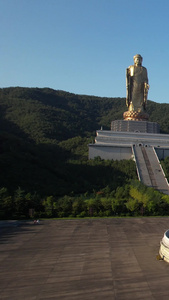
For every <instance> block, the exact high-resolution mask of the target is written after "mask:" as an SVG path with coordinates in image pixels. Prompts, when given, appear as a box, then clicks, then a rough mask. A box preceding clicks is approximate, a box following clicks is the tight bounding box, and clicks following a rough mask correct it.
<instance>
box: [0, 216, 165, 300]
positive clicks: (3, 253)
mask: <svg viewBox="0 0 169 300" xmlns="http://www.w3.org/2000/svg"><path fill="white" fill-rule="evenodd" d="M167 229H169V218H167V217H166V218H108V219H81V220H50V221H48V220H46V221H41V222H40V224H39V225H34V224H33V222H32V221H31V222H17V221H11V222H9V221H8V222H7V221H6V222H5V221H1V222H0V299H2V300H7V299H8V300H47V299H48V300H53V299H58V300H92V299H93V300H109V299H111V300H114V299H117V300H125V299H129V300H133V299H135V300H136V299H146V300H151V299H157V300H159V299H162V300H165V299H166V300H168V299H169V288H168V287H169V264H167V263H166V262H164V261H159V260H157V258H156V256H157V255H158V251H159V246H160V240H161V239H162V237H163V234H164V231H166V230H167Z"/></svg>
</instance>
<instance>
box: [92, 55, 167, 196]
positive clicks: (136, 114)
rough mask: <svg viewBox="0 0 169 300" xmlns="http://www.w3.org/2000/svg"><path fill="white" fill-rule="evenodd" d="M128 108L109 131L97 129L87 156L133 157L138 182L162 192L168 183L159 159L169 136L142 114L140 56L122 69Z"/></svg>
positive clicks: (144, 100) (144, 81) (145, 82)
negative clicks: (132, 63) (124, 73)
mask: <svg viewBox="0 0 169 300" xmlns="http://www.w3.org/2000/svg"><path fill="white" fill-rule="evenodd" d="M126 83H127V98H126V104H127V107H128V111H126V112H124V114H123V120H115V121H112V122H111V130H102V129H101V130H97V131H96V138H95V142H94V144H89V159H94V158H95V157H98V156H99V157H100V158H101V159H113V160H122V159H133V160H134V161H135V162H136V168H137V174H138V178H139V180H140V181H142V182H143V183H144V184H145V185H147V186H149V187H153V188H155V189H157V190H159V191H161V192H163V193H165V194H169V184H168V181H167V179H166V177H165V174H164V171H163V169H162V166H161V164H160V160H161V159H164V158H165V157H166V156H169V135H168V134H160V127H159V125H158V124H157V123H156V122H149V121H148V119H149V116H148V114H147V113H146V104H147V94H148V89H149V85H148V77H147V70H146V68H144V67H142V57H141V55H139V54H138V55H135V56H134V66H130V67H129V68H127V71H126Z"/></svg>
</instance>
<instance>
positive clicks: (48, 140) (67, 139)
mask: <svg viewBox="0 0 169 300" xmlns="http://www.w3.org/2000/svg"><path fill="white" fill-rule="evenodd" d="M125 110H127V108H126V104H125V98H101V97H95V96H86V95H75V94H71V93H68V92H64V91H60V90H57V91H56V90H52V89H49V88H43V89H39V88H21V87H10V88H3V89H0V169H1V172H0V187H5V188H7V189H8V191H9V192H10V193H11V194H12V193H14V192H15V191H16V190H17V189H18V187H20V188H21V189H23V190H24V191H25V192H27V193H28V192H30V193H34V192H37V193H38V194H39V195H41V197H43V196H44V195H48V196H49V195H55V196H63V195H68V194H78V193H85V192H92V191H93V190H95V191H99V190H100V189H102V188H105V187H106V186H108V187H109V188H111V189H112V190H113V189H114V190H115V189H116V188H117V187H119V186H121V185H123V184H125V183H127V182H128V181H129V180H130V179H136V178H137V176H136V170H135V164H134V162H133V161H121V162H117V161H111V162H109V161H99V160H97V159H96V160H94V161H89V160H88V143H90V142H92V140H93V139H94V137H95V131H96V130H97V129H100V127H101V126H102V127H103V129H110V123H111V121H113V120H117V119H122V116H123V112H124V111H125ZM147 112H148V113H149V115H150V121H153V122H158V123H159V124H160V127H161V132H163V133H169V121H168V115H169V105H168V104H158V103H155V102H152V101H148V105H147Z"/></svg>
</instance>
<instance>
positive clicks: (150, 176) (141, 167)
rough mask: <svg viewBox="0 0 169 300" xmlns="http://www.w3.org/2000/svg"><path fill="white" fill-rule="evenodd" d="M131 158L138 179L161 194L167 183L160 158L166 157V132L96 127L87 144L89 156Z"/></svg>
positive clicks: (168, 149)
mask: <svg viewBox="0 0 169 300" xmlns="http://www.w3.org/2000/svg"><path fill="white" fill-rule="evenodd" d="M98 156H99V157H100V158H101V159H110V160H111V159H113V160H122V159H133V160H135V162H136V168H137V174H138V178H139V180H140V181H142V182H143V183H144V184H145V185H147V186H149V187H153V188H155V189H157V190H159V191H161V192H163V193H165V194H169V184H168V181H167V179H166V177H165V174H164V171H163V169H162V167H161V164H160V161H159V160H160V159H164V158H165V157H166V156H169V135H168V134H160V133H146V132H119V131H112V130H98V131H97V132H96V138H95V143H94V144H89V159H94V158H95V157H98Z"/></svg>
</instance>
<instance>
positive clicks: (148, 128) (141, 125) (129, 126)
mask: <svg viewBox="0 0 169 300" xmlns="http://www.w3.org/2000/svg"><path fill="white" fill-rule="evenodd" d="M111 131H116V132H117V131H118V132H143V133H160V126H159V125H158V123H156V122H148V121H135V120H116V121H112V122H111Z"/></svg>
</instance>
